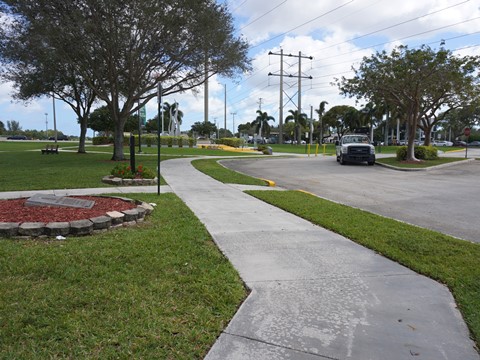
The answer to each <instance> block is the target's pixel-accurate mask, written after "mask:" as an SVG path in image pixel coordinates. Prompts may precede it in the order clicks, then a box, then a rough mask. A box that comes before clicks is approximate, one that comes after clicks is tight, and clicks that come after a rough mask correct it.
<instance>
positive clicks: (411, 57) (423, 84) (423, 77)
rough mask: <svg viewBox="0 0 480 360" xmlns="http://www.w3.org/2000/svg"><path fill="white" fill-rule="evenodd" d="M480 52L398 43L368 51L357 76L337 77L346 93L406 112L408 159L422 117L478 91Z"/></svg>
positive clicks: (413, 158)
mask: <svg viewBox="0 0 480 360" xmlns="http://www.w3.org/2000/svg"><path fill="white" fill-rule="evenodd" d="M478 66H479V58H478V57H469V56H466V57H456V56H454V55H453V54H452V53H451V52H450V51H449V50H445V49H443V48H442V49H440V50H439V51H434V50H432V49H431V48H430V47H428V46H422V47H421V48H418V49H409V48H408V47H407V46H399V47H397V48H395V49H394V50H392V52H391V53H390V54H387V53H386V52H385V51H383V52H381V53H379V52H377V53H376V54H374V55H372V56H371V57H369V58H367V57H364V58H363V61H362V63H361V64H360V66H359V68H358V69H354V71H355V76H354V77H353V78H351V79H346V78H345V77H343V78H342V79H341V80H340V81H338V82H337V84H338V86H339V88H340V91H341V93H342V94H344V95H348V96H355V97H357V98H358V99H362V98H363V99H365V100H367V101H372V102H374V103H380V102H382V101H384V102H385V103H386V104H388V105H389V106H391V107H394V108H396V109H398V111H399V112H400V113H402V114H403V116H402V118H403V119H404V120H405V121H406V124H407V137H408V151H407V160H410V161H416V160H417V159H416V158H415V155H414V140H415V134H416V130H417V127H418V124H419V122H420V121H421V119H422V118H431V117H432V116H433V114H434V113H436V112H438V111H440V109H441V108H442V107H443V106H445V107H455V106H457V107H458V104H459V103H461V102H464V101H468V98H469V97H473V98H475V97H477V96H478V82H479V79H478V77H477V71H478Z"/></svg>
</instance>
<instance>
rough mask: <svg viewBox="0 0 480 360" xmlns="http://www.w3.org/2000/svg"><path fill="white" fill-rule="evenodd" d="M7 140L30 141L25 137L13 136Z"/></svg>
mask: <svg viewBox="0 0 480 360" xmlns="http://www.w3.org/2000/svg"><path fill="white" fill-rule="evenodd" d="M7 140H28V138H27V137H26V136H25V135H12V136H9V137H7Z"/></svg>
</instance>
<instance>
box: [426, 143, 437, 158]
mask: <svg viewBox="0 0 480 360" xmlns="http://www.w3.org/2000/svg"><path fill="white" fill-rule="evenodd" d="M424 148H425V158H424V160H436V159H438V150H437V148H435V147H433V146H424Z"/></svg>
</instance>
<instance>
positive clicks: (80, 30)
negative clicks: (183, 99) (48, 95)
mask: <svg viewBox="0 0 480 360" xmlns="http://www.w3.org/2000/svg"><path fill="white" fill-rule="evenodd" d="M0 4H1V5H3V6H2V11H4V13H8V14H9V15H10V16H11V17H10V19H12V21H14V22H16V24H17V26H20V27H22V28H23V31H24V32H25V33H27V34H30V35H32V36H33V35H34V34H35V36H36V37H37V38H38V39H39V40H40V43H41V44H42V46H44V47H45V48H46V49H48V50H49V51H50V52H51V53H52V54H54V56H55V59H62V60H61V61H62V62H61V63H62V64H68V66H70V67H71V68H72V69H74V71H75V75H76V76H77V77H78V78H80V79H81V80H82V82H84V83H85V84H87V85H88V87H89V88H90V89H91V90H93V92H94V94H95V95H96V96H97V98H98V99H100V100H102V101H104V102H105V103H106V104H107V106H108V108H109V110H110V112H111V114H112V116H113V119H114V123H115V128H114V130H115V136H114V142H115V146H114V153H113V157H112V159H113V160H123V159H124V154H123V147H122V144H123V131H124V126H125V122H126V121H127V119H128V117H129V116H130V115H131V114H132V113H134V112H136V111H137V109H138V108H140V107H141V106H143V105H145V104H146V103H147V102H148V101H149V100H150V99H152V98H153V97H155V96H156V95H157V92H156V89H157V87H158V85H159V84H161V86H162V89H163V91H162V92H163V94H164V95H168V94H171V93H175V92H182V91H186V90H189V89H195V88H196V87H197V86H198V85H200V84H202V83H203V82H204V81H205V79H206V78H208V77H210V76H213V75H215V74H220V75H222V76H226V77H232V76H234V75H236V74H238V73H241V72H244V71H247V70H249V69H250V61H249V59H248V58H247V50H248V45H247V43H246V42H245V41H244V40H242V39H241V38H238V37H236V36H235V35H234V27H233V20H232V16H231V14H230V13H229V11H228V9H227V7H226V6H224V5H218V4H217V3H216V2H215V1H213V0H164V1H157V0H124V1H97V0H71V1H64V0H5V1H3V2H2V3H0ZM206 68H207V69H208V73H207V74H206V73H205V69H206Z"/></svg>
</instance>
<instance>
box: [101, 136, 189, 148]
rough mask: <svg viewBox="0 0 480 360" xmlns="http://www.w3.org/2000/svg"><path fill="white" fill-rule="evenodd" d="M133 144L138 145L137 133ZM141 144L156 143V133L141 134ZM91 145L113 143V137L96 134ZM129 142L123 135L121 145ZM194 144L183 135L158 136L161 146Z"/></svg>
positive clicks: (149, 144) (148, 145) (128, 138)
mask: <svg viewBox="0 0 480 360" xmlns="http://www.w3.org/2000/svg"><path fill="white" fill-rule="evenodd" d="M134 138H135V145H138V135H134ZM141 140H142V144H144V145H147V147H150V146H152V145H156V144H157V135H154V134H145V135H142V136H141ZM92 144H93V145H108V144H113V137H111V136H96V137H94V138H93V140H92ZM129 144H130V137H129V136H125V137H124V138H123V145H125V146H127V145H129ZM195 144H196V141H195V139H194V138H185V137H183V136H160V145H161V146H168V147H171V146H174V145H175V146H178V147H183V146H189V147H193V146H194V145H195Z"/></svg>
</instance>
